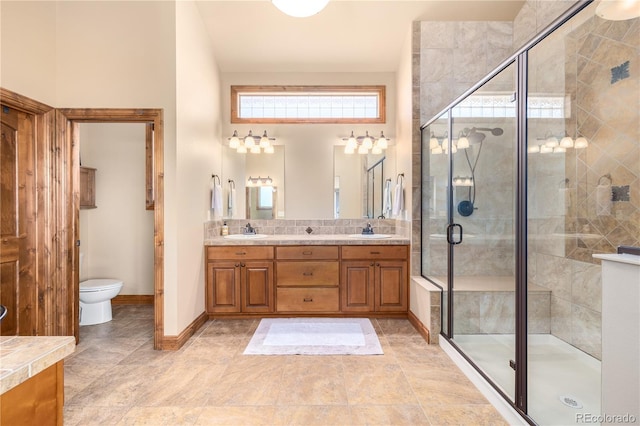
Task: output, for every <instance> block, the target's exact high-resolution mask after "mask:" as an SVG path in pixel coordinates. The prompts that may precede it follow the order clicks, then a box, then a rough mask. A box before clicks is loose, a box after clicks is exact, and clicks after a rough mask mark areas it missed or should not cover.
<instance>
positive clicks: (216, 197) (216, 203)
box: [211, 181, 222, 217]
mask: <svg viewBox="0 0 640 426" xmlns="http://www.w3.org/2000/svg"><path fill="white" fill-rule="evenodd" d="M211 208H212V209H213V217H221V216H222V186H221V185H220V184H219V183H215V181H214V182H212V183H211Z"/></svg>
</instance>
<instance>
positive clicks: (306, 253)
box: [302, 250, 313, 256]
mask: <svg viewBox="0 0 640 426" xmlns="http://www.w3.org/2000/svg"><path fill="white" fill-rule="evenodd" d="M302 254H304V255H305V256H311V255H312V254H313V252H312V251H310V250H307V251H303V252H302Z"/></svg>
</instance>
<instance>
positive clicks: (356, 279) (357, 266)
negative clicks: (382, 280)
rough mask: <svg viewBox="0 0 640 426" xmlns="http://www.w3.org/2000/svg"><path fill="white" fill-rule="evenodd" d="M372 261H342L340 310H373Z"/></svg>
mask: <svg viewBox="0 0 640 426" xmlns="http://www.w3.org/2000/svg"><path fill="white" fill-rule="evenodd" d="M373 273H374V262H373V261H370V260H349V261H343V262H342V273H341V275H342V276H341V281H342V289H341V291H340V294H341V296H340V298H341V307H340V309H341V311H342V312H373V300H374V290H373V284H374V279H373Z"/></svg>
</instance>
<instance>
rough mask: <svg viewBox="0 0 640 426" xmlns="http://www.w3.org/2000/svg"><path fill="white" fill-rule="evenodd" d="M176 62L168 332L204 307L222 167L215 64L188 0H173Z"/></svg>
mask: <svg viewBox="0 0 640 426" xmlns="http://www.w3.org/2000/svg"><path fill="white" fill-rule="evenodd" d="M176 64H177V66H176V82H177V83H176V111H177V119H176V129H177V138H176V139H177V143H176V169H177V179H176V193H177V194H176V197H175V199H176V205H175V209H176V215H177V221H176V227H175V231H176V232H177V233H178V235H177V242H178V243H177V246H176V248H177V260H178V262H177V269H178V275H177V277H176V278H175V280H174V281H170V282H166V283H165V307H166V308H165V314H166V312H167V310H172V309H175V310H176V312H177V318H176V320H177V321H176V322H175V323H173V324H172V323H169V322H168V321H166V320H165V334H168V335H175V334H177V333H180V332H181V331H182V330H184V329H185V328H186V327H187V326H188V325H189V324H190V323H191V322H192V321H193V320H194V319H195V318H196V317H197V316H198V315H200V314H201V313H203V312H204V250H203V241H204V240H203V239H204V232H203V223H204V222H205V221H206V220H207V217H208V212H209V209H210V206H211V204H210V203H211V198H210V190H209V180H210V177H211V174H214V173H215V174H220V170H221V167H222V159H221V155H220V150H221V142H220V141H221V132H222V125H221V120H220V117H221V112H220V97H221V94H220V81H219V75H218V66H217V64H216V60H215V55H214V52H213V51H212V48H211V44H210V42H209V38H208V36H207V34H206V31H205V29H204V24H203V22H202V19H201V18H200V15H199V13H198V10H197V8H196V6H195V3H193V2H177V3H176ZM168 207H171V205H170V204H165V209H166V208H168Z"/></svg>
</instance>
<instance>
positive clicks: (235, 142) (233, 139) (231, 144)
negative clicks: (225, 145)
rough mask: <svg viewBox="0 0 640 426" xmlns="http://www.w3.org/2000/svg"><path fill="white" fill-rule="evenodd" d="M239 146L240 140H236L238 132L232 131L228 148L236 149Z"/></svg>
mask: <svg viewBox="0 0 640 426" xmlns="http://www.w3.org/2000/svg"><path fill="white" fill-rule="evenodd" d="M239 146H240V139H238V132H237V131H236V130H234V131H233V136H231V139H229V148H232V149H237V148H238V147H239Z"/></svg>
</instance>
